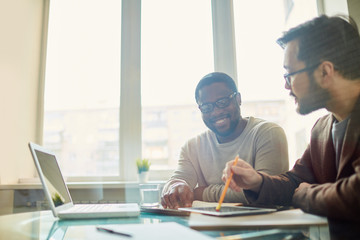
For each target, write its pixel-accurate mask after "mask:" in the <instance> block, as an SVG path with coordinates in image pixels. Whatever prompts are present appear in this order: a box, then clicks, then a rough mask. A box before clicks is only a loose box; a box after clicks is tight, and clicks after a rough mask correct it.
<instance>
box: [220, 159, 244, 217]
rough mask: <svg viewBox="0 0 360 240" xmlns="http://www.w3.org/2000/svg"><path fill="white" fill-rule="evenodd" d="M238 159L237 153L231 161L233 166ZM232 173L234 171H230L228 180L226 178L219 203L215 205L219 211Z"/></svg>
mask: <svg viewBox="0 0 360 240" xmlns="http://www.w3.org/2000/svg"><path fill="white" fill-rule="evenodd" d="M238 160H239V155H237V156H236V158H235V161H234V163H233V166H235V165H236V163H237V162H238ZM233 174H234V173H233V172H232V171H231V173H230V177H229V178H228V180H226V183H225V187H224V190H223V192H222V193H221V197H220V200H219V204H218V205H217V207H216V211H220V208H221V204H222V202H223V201H224V198H225V194H226V191H227V190H228V188H229V185H230V181H231V179H232V176H233Z"/></svg>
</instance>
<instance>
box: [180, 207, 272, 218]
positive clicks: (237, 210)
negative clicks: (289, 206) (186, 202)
mask: <svg viewBox="0 0 360 240" xmlns="http://www.w3.org/2000/svg"><path fill="white" fill-rule="evenodd" d="M179 210H181V211H189V212H196V213H202V214H205V215H212V216H217V217H232V216H241V215H255V214H265V213H272V212H276V211H277V210H276V209H273V208H259V207H247V206H222V207H221V208H220V210H219V211H217V210H216V207H191V208H179Z"/></svg>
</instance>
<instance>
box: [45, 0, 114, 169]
mask: <svg viewBox="0 0 360 240" xmlns="http://www.w3.org/2000/svg"><path fill="white" fill-rule="evenodd" d="M120 35H121V2H120V1H118V0H107V1H105V2H104V1H98V0H76V1H73V0H54V1H51V3H50V16H49V33H48V50H47V64H46V77H45V119H44V145H45V146H46V147H49V148H50V149H52V150H53V151H54V152H55V153H56V154H57V155H58V157H59V160H60V165H61V167H62V170H63V172H64V174H65V175H66V176H113V175H118V174H119V141H118V138H119V137H118V136H119V133H118V132H119V101H120V97H119V95H120V80H119V79H120V40H121V36H120Z"/></svg>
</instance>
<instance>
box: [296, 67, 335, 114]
mask: <svg viewBox="0 0 360 240" xmlns="http://www.w3.org/2000/svg"><path fill="white" fill-rule="evenodd" d="M309 81H310V85H309V90H308V94H307V95H306V96H305V97H303V98H302V99H298V108H297V112H298V113H300V114H301V115H306V114H309V113H311V112H313V111H315V110H318V109H321V108H325V107H326V105H327V103H328V101H329V100H330V93H329V92H328V91H327V90H325V89H322V88H321V87H320V86H319V85H318V84H317V83H316V81H315V79H314V77H313V75H312V74H311V75H310V74H309Z"/></svg>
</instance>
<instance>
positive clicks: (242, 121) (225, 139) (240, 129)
mask: <svg viewBox="0 0 360 240" xmlns="http://www.w3.org/2000/svg"><path fill="white" fill-rule="evenodd" d="M247 122H248V120H247V119H244V118H240V121H239V123H238V125H237V127H236V129H235V131H234V133H233V134H232V135H231V136H227V137H221V136H218V135H217V136H216V138H217V140H218V142H219V143H227V142H231V141H232V140H234V139H236V138H237V137H239V136H240V135H241V133H242V132H243V131H244V129H245V127H246V124H247Z"/></svg>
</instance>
